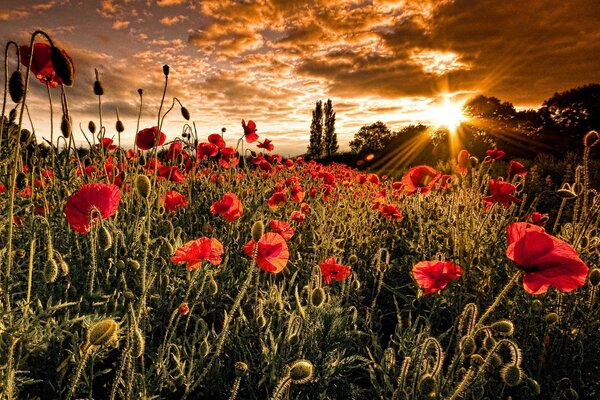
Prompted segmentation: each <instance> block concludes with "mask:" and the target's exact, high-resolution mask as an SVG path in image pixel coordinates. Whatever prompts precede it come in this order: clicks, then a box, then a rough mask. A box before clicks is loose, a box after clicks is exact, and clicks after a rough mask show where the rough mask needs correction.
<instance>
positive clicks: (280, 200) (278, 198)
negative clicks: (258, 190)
mask: <svg viewBox="0 0 600 400" xmlns="http://www.w3.org/2000/svg"><path fill="white" fill-rule="evenodd" d="M286 202H287V196H286V195H285V191H277V192H275V193H273V195H272V196H271V197H270V198H269V201H268V202H267V204H269V208H271V209H275V208H277V207H279V205H280V204H285V203H286Z"/></svg>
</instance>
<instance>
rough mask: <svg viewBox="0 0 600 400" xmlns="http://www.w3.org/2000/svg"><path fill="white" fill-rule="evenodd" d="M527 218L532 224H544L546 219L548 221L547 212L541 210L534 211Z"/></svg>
mask: <svg viewBox="0 0 600 400" xmlns="http://www.w3.org/2000/svg"><path fill="white" fill-rule="evenodd" d="M529 220H530V221H531V223H532V224H534V225H537V226H544V225H545V224H546V221H548V214H542V213H541V212H537V211H534V212H532V213H531V215H530V216H529Z"/></svg>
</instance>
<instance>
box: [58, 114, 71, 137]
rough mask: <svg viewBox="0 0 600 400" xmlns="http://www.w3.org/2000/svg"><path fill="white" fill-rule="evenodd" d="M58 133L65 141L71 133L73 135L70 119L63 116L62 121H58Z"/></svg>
mask: <svg viewBox="0 0 600 400" xmlns="http://www.w3.org/2000/svg"><path fill="white" fill-rule="evenodd" d="M60 132H61V133H62V135H63V136H64V137H65V139H68V138H70V137H71V133H73V123H72V122H71V117H67V116H66V115H64V114H63V116H62V120H61V121H60Z"/></svg>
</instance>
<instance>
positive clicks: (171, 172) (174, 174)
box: [158, 165, 185, 183]
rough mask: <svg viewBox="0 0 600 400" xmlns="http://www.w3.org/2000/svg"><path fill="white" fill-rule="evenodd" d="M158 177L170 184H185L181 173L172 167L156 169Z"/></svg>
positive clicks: (164, 166) (166, 166)
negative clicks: (168, 181)
mask: <svg viewBox="0 0 600 400" xmlns="http://www.w3.org/2000/svg"><path fill="white" fill-rule="evenodd" d="M158 176H159V177H161V178H164V179H168V180H170V181H171V182H179V183H181V182H185V176H184V175H183V173H182V172H181V171H180V170H179V168H177V167H176V166H174V165H163V166H161V167H159V168H158Z"/></svg>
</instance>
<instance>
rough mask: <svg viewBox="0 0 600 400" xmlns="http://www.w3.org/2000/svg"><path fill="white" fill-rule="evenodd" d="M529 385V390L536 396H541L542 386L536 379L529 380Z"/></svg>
mask: <svg viewBox="0 0 600 400" xmlns="http://www.w3.org/2000/svg"><path fill="white" fill-rule="evenodd" d="M527 385H528V386H529V390H531V391H532V392H533V394H534V395H536V396H539V395H540V393H541V391H542V389H541V388H540V384H539V383H538V382H537V381H536V380H535V379H531V378H527Z"/></svg>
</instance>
